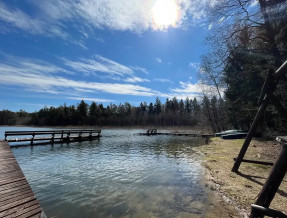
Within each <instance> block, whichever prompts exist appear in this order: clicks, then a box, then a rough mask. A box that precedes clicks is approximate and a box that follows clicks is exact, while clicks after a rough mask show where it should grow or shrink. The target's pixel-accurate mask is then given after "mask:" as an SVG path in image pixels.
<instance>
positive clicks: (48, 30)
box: [0, 2, 68, 39]
mask: <svg viewBox="0 0 287 218" xmlns="http://www.w3.org/2000/svg"><path fill="white" fill-rule="evenodd" d="M0 20H2V21H4V22H5V23H6V24H7V26H14V27H16V28H17V29H21V30H24V31H26V32H29V33H31V34H45V35H48V36H58V37H61V38H64V39H66V38H68V34H67V33H65V32H64V31H63V29H62V27H60V26H58V25H56V24H54V25H51V24H50V23H48V22H47V21H45V20H43V19H35V18H32V17H31V16H29V15H27V14H25V13H24V12H23V11H21V10H20V9H14V8H11V7H8V6H6V5H5V4H4V3H3V2H0ZM2 25H3V24H2Z"/></svg>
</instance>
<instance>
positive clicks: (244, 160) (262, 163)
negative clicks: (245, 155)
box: [233, 158, 273, 166]
mask: <svg viewBox="0 0 287 218" xmlns="http://www.w3.org/2000/svg"><path fill="white" fill-rule="evenodd" d="M233 160H234V161H236V158H233ZM242 162H245V163H254V164H261V165H266V166H273V163H271V162H266V161H258V160H247V159H243V160H242Z"/></svg>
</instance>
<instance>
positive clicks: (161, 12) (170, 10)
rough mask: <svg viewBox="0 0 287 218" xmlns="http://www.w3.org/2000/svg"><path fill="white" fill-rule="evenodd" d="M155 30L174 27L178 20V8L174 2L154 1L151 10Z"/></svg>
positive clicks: (166, 0)
mask: <svg viewBox="0 0 287 218" xmlns="http://www.w3.org/2000/svg"><path fill="white" fill-rule="evenodd" d="M152 16H153V22H154V26H155V29H166V28H168V27H169V26H173V27H174V26H175V25H176V23H177V21H178V18H179V7H178V4H177V3H176V1H175V0H156V2H155V4H154V6H153V8H152Z"/></svg>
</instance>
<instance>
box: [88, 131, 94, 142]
mask: <svg viewBox="0 0 287 218" xmlns="http://www.w3.org/2000/svg"><path fill="white" fill-rule="evenodd" d="M89 138H90V140H92V139H93V131H92V130H91V132H90V133H89Z"/></svg>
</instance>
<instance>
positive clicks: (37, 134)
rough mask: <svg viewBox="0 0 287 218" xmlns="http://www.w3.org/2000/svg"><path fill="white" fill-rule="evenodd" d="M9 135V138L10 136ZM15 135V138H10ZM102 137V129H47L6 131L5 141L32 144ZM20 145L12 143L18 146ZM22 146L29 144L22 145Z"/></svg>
mask: <svg viewBox="0 0 287 218" xmlns="http://www.w3.org/2000/svg"><path fill="white" fill-rule="evenodd" d="M16 136H30V137H28V138H15V137H16ZM8 137H9V138H8ZM10 137H13V138H10ZM100 137H101V130H94V129H90V130H75V129H72V130H46V131H6V132H5V141H8V142H30V145H35V144H36V143H37V144H39V143H40V144H50V143H61V142H71V141H87V140H95V139H99V138H100ZM17 146H18V145H11V147H17ZM22 146H27V144H26V145H22Z"/></svg>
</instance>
